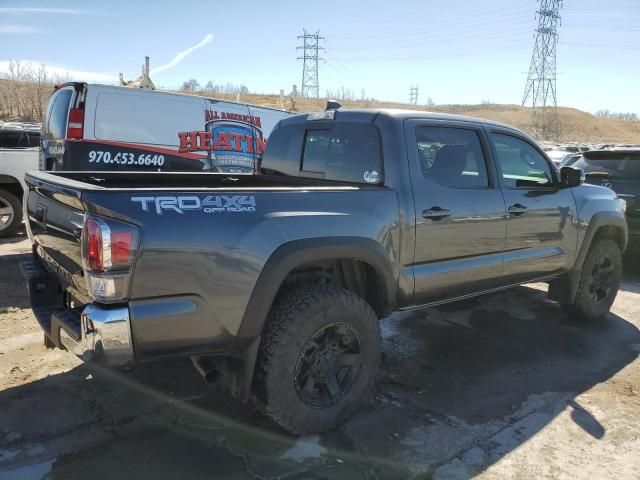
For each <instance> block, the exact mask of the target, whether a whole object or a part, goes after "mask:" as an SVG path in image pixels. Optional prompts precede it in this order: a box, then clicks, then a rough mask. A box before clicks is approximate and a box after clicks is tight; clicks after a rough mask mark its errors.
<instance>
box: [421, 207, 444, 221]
mask: <svg viewBox="0 0 640 480" xmlns="http://www.w3.org/2000/svg"><path fill="white" fill-rule="evenodd" d="M422 216H423V217H424V218H426V219H428V220H434V221H437V220H442V219H444V218H447V217H450V216H451V212H450V211H449V210H445V209H444V208H442V207H431V208H430V209H429V210H425V211H423V212H422Z"/></svg>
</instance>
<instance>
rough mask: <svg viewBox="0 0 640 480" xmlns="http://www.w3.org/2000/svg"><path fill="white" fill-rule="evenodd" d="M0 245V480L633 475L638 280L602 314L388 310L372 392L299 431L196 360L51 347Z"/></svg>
mask: <svg viewBox="0 0 640 480" xmlns="http://www.w3.org/2000/svg"><path fill="white" fill-rule="evenodd" d="M29 252H30V248H29V243H28V240H27V239H26V238H25V236H24V235H21V236H19V237H16V238H13V239H8V240H3V241H0V479H34V478H51V479H75V478H82V479H85V478H92V479H101V478H109V479H112V478H154V479H163V478H189V479H197V478H225V479H227V478H232V479H244V478H254V479H255V478H258V479H267V478H287V479H309V478H313V479H333V478H348V479H359V478H367V479H407V478H420V479H422V478H435V479H463V478H471V477H475V478H480V479H498V478H499V479H502V478H514V479H524V478H527V479H528V478H558V479H575V478H579V479H587V478H589V479H592V478H616V479H632V478H633V479H637V478H639V474H638V472H640V453H638V452H640V429H639V428H638V422H639V420H640V361H639V360H638V354H639V353H640V331H639V330H638V327H639V326H640V274H638V273H633V272H631V273H626V274H625V281H624V284H623V286H622V290H621V291H620V293H619V295H618V298H617V300H616V303H615V305H614V308H613V312H612V313H611V314H610V315H609V316H608V318H607V319H606V321H604V322H598V323H587V324H584V323H580V322H578V321H575V320H572V319H571V318H569V317H567V315H565V314H564V313H563V312H562V310H561V309H560V308H559V307H558V305H557V304H555V303H553V302H551V301H548V300H547V299H546V296H545V291H544V286H543V285H531V286H526V287H520V288H517V289H514V290H511V291H508V292H505V293H501V294H496V295H491V296H485V297H482V298H478V299H475V300H472V301H467V302H464V303H460V304H455V305H453V304H452V305H448V306H445V307H440V308H432V309H427V310H424V311H421V312H414V313H411V314H402V315H394V316H393V317H391V318H389V319H386V320H384V321H383V323H382V328H383V336H384V348H383V350H384V353H383V360H382V368H381V372H380V374H379V377H378V380H377V383H376V387H375V391H374V393H373V395H372V397H371V399H370V400H369V401H368V402H367V403H365V404H364V405H363V406H362V408H361V409H360V410H359V411H358V413H357V414H356V415H355V416H353V417H352V418H351V419H350V420H349V421H348V422H347V423H346V424H344V425H343V426H342V427H341V428H339V429H338V430H336V431H333V432H330V433H326V434H323V435H318V436H309V437H302V438H296V437H292V436H289V435H287V434H285V433H283V432H282V431H281V430H279V429H278V428H277V427H276V426H274V425H273V424H272V423H270V422H269V421H268V420H267V419H265V418H264V417H262V416H261V415H260V414H259V413H257V412H256V411H255V410H254V409H252V408H251V407H247V406H245V405H241V404H239V403H238V402H236V401H234V400H232V399H230V398H229V397H228V396H227V395H226V394H225V393H224V392H223V391H221V390H220V389H219V388H218V387H215V386H205V385H204V384H203V383H202V381H201V379H200V377H199V376H198V375H197V374H196V373H195V371H194V370H193V368H192V367H191V365H190V362H188V361H181V362H165V363H162V364H154V365H145V366H142V367H139V368H136V369H134V370H132V371H128V372H124V371H113V370H106V369H98V368H97V367H94V366H90V365H84V364H82V363H81V362H80V361H79V360H78V359H77V358H76V357H74V356H73V355H72V354H70V353H67V352H63V351H61V350H47V349H45V347H44V345H43V343H42V333H41V332H40V330H39V328H38V326H37V324H36V321H35V320H34V318H33V317H32V314H31V310H30V307H29V300H28V298H27V296H26V289H25V287H24V285H23V283H22V279H21V276H20V271H19V267H18V263H19V261H20V260H21V259H22V258H26V256H27V255H29Z"/></svg>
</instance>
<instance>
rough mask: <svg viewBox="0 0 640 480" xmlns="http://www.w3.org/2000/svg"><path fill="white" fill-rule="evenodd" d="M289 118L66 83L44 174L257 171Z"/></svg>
mask: <svg viewBox="0 0 640 480" xmlns="http://www.w3.org/2000/svg"><path fill="white" fill-rule="evenodd" d="M288 115H290V114H289V113H287V112H285V111H283V110H277V109H274V108H266V107H258V106H255V105H248V104H244V103H236V102H229V101H223V100H216V99H212V98H207V97H199V96H195V95H183V94H178V93H168V92H159V91H153V90H142V89H135V88H127V87H114V86H107V85H93V84H86V83H79V82H70V83H65V84H62V85H58V86H56V90H55V92H54V93H53V95H52V96H51V99H50V100H49V106H48V108H47V114H46V118H45V123H44V125H43V129H42V140H41V148H40V169H41V170H154V171H213V172H229V173H245V172H249V173H250V172H254V170H255V166H256V164H257V160H259V158H260V155H261V154H262V152H263V151H264V147H265V145H266V142H267V140H268V137H269V134H270V133H271V130H272V129H273V127H274V126H275V124H276V123H278V121H279V120H280V119H282V118H285V117H287V116H288Z"/></svg>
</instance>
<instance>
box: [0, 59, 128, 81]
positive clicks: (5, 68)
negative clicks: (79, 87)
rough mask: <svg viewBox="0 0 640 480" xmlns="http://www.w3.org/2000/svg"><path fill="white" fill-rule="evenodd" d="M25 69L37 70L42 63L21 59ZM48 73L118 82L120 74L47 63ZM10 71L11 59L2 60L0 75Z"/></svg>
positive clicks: (74, 78)
mask: <svg viewBox="0 0 640 480" xmlns="http://www.w3.org/2000/svg"><path fill="white" fill-rule="evenodd" d="M20 63H21V66H22V68H23V69H29V68H31V69H33V70H37V69H38V68H40V65H42V63H41V62H38V61H35V60H20ZM45 67H46V69H47V74H48V75H49V76H51V77H53V78H54V79H55V78H56V77H60V78H69V79H70V80H78V81H85V82H102V83H116V82H117V81H118V75H116V74H115V73H105V72H92V71H89V70H75V69H72V68H67V67H64V66H61V65H45ZM7 73H9V60H0V75H4V74H7Z"/></svg>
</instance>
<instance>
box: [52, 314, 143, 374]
mask: <svg viewBox="0 0 640 480" xmlns="http://www.w3.org/2000/svg"><path fill="white" fill-rule="evenodd" d="M60 343H61V344H62V345H63V346H64V347H65V348H66V349H67V350H69V351H70V352H72V353H74V354H76V355H78V356H79V357H82V358H83V359H84V360H87V361H91V360H93V361H98V362H100V363H105V364H107V365H126V364H128V363H131V362H133V345H132V343H131V327H130V325H129V309H128V308H126V307H121V308H110V309H103V308H100V307H97V306H95V305H88V306H87V307H85V309H84V310H83V311H82V313H81V315H80V338H77V335H76V336H72V335H70V334H69V333H68V332H67V331H66V329H64V328H61V329H60Z"/></svg>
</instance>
